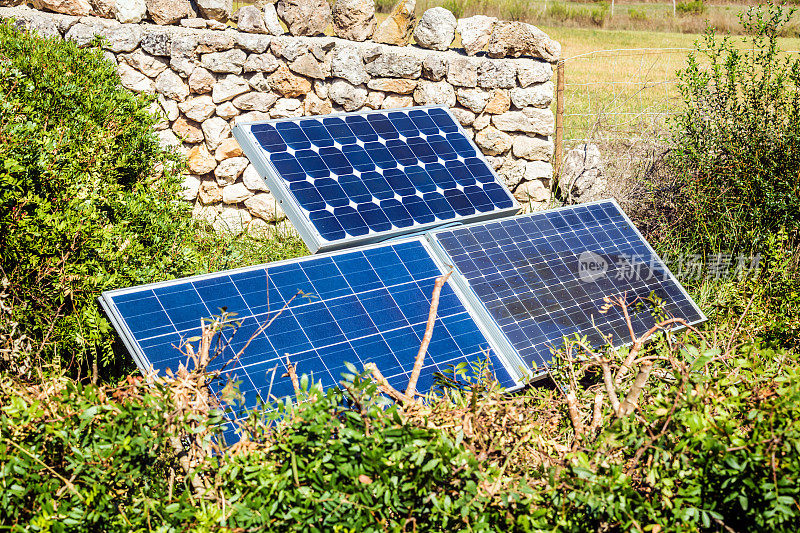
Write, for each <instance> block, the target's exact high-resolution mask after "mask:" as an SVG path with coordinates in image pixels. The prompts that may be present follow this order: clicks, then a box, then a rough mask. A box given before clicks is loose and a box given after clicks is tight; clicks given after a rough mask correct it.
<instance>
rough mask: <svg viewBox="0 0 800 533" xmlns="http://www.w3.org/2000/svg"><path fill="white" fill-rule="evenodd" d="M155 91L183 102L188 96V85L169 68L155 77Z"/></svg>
mask: <svg viewBox="0 0 800 533" xmlns="http://www.w3.org/2000/svg"><path fill="white" fill-rule="evenodd" d="M156 91H157V92H159V93H161V94H163V95H164V96H166V97H167V98H171V99H172V100H177V101H178V102H183V101H184V100H186V97H187V96H189V86H188V85H186V84H185V83H183V80H182V79H181V77H180V76H178V75H177V74H175V73H174V72H172V71H171V70H165V71H164V72H162V73H161V74H159V76H158V78H156Z"/></svg>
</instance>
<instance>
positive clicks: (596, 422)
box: [589, 392, 603, 433]
mask: <svg viewBox="0 0 800 533" xmlns="http://www.w3.org/2000/svg"><path fill="white" fill-rule="evenodd" d="M602 419H603V393H602V392H598V393H597V394H595V396H594V411H593V412H592V423H591V425H590V426H589V432H590V433H594V432H595V431H597V430H598V428H600V422H601V421H602Z"/></svg>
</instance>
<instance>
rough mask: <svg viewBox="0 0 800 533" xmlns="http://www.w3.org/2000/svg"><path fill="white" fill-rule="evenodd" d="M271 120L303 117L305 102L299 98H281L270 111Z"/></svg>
mask: <svg viewBox="0 0 800 533" xmlns="http://www.w3.org/2000/svg"><path fill="white" fill-rule="evenodd" d="M269 116H270V118H292V117H301V116H303V102H301V101H300V100H298V99H297V98H281V99H280V100H278V101H277V102H276V103H275V105H274V106H272V109H270V110H269Z"/></svg>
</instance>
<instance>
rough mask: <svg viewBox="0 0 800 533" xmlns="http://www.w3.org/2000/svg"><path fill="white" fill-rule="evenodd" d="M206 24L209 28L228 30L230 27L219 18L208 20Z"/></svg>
mask: <svg viewBox="0 0 800 533" xmlns="http://www.w3.org/2000/svg"><path fill="white" fill-rule="evenodd" d="M206 26H207V27H208V29H209V30H219V31H222V30H227V29H228V25H227V24H225V23H224V22H220V21H218V20H207V21H206Z"/></svg>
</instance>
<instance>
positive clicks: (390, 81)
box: [367, 78, 417, 94]
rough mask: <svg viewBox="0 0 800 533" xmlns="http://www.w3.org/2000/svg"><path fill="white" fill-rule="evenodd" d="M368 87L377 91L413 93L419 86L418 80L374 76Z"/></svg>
mask: <svg viewBox="0 0 800 533" xmlns="http://www.w3.org/2000/svg"><path fill="white" fill-rule="evenodd" d="M367 87H369V88H370V89H372V90H375V91H384V92H387V93H397V94H411V93H413V92H414V89H416V88H417V81H416V80H398V79H395V78H374V79H371V80H369V82H367Z"/></svg>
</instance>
